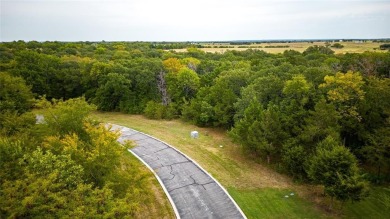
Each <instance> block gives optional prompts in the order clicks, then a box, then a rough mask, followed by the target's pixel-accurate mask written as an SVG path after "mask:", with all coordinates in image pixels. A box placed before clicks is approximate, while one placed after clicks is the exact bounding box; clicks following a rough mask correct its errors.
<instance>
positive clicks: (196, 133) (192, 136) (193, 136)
mask: <svg viewBox="0 0 390 219" xmlns="http://www.w3.org/2000/svg"><path fill="white" fill-rule="evenodd" d="M191 138H199V133H198V132H197V131H192V132H191Z"/></svg>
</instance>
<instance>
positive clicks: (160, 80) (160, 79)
mask: <svg viewBox="0 0 390 219" xmlns="http://www.w3.org/2000/svg"><path fill="white" fill-rule="evenodd" d="M157 87H158V90H159V91H160V94H161V101H162V104H163V105H164V106H168V104H169V103H170V102H171V99H170V98H169V94H168V91H167V84H166V82H165V72H164V71H163V70H161V71H160V72H159V73H158V75H157Z"/></svg>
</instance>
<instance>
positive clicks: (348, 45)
mask: <svg viewBox="0 0 390 219" xmlns="http://www.w3.org/2000/svg"><path fill="white" fill-rule="evenodd" d="M329 43H330V44H329V45H330V46H331V45H333V44H334V43H340V44H341V45H343V46H344V47H343V48H334V47H330V48H331V49H332V50H334V51H335V53H336V54H340V53H363V52H365V51H371V52H372V51H387V50H380V49H379V46H380V45H382V44H383V43H379V42H372V41H366V42H362V41H352V42H350V41H348V42H339V41H335V42H329ZM201 45H202V46H203V47H207V48H200V50H202V51H205V52H212V53H215V52H217V53H224V52H226V51H228V50H236V51H243V50H247V49H255V50H263V51H265V52H268V53H274V54H276V53H283V52H284V51H286V50H296V51H298V52H303V51H305V50H306V49H307V48H308V47H309V46H313V45H318V46H326V45H327V42H325V41H323V42H285V43H280V42H278V43H252V44H239V45H230V43H202V44H201ZM174 51H176V52H186V51H187V49H174Z"/></svg>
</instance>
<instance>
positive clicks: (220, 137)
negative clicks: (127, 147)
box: [95, 113, 292, 189]
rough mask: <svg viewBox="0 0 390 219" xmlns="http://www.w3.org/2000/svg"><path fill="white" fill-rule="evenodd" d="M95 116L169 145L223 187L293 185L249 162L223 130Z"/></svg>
mask: <svg viewBox="0 0 390 219" xmlns="http://www.w3.org/2000/svg"><path fill="white" fill-rule="evenodd" d="M95 115H96V116H98V117H99V118H100V119H103V120H104V121H105V122H110V123H115V124H119V125H124V126H127V127H131V128H134V129H136V130H139V131H142V132H144V133H147V134H150V135H153V136H154V137H156V138H158V139H161V140H163V141H165V142H167V143H169V144H171V145H172V146H174V147H175V148H177V149H179V150H180V151H182V152H183V153H185V154H186V155H188V156H189V157H191V158H193V159H194V160H195V161H196V162H198V163H199V164H200V165H201V166H202V167H203V168H205V169H206V170H207V171H208V172H210V173H211V174H212V175H213V176H214V177H215V178H216V179H217V180H218V181H220V182H221V183H222V184H223V185H224V186H225V187H235V188H246V189H250V188H287V187H291V186H292V182H291V180H290V179H289V178H288V177H286V176H283V175H281V174H279V173H277V172H275V171H273V170H272V169H270V168H267V167H265V166H263V165H260V164H259V163H256V162H255V161H253V160H249V159H248V158H247V157H246V156H244V155H243V153H242V152H241V150H240V148H239V147H238V145H236V144H234V143H233V142H232V141H231V140H230V138H228V137H227V136H226V133H225V132H224V131H222V130H218V129H211V128H199V127H197V126H194V125H191V124H188V123H184V122H182V121H180V120H172V121H165V120H148V119H146V118H145V117H143V116H139V115H125V114H120V113H95ZM193 130H197V131H198V132H199V134H200V137H199V138H198V139H192V138H190V132H191V131H193ZM221 146H222V147H221Z"/></svg>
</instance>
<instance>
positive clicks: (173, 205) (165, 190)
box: [117, 125, 247, 219]
mask: <svg viewBox="0 0 390 219" xmlns="http://www.w3.org/2000/svg"><path fill="white" fill-rule="evenodd" d="M117 126H120V125H117ZM121 127H125V126H121ZM126 128H129V127H126ZM129 129H131V130H133V131H135V132H138V133H141V134H143V135H146V136H148V137H150V138H153V139H155V140H157V141H160V142H162V143H164V144H166V145H167V146H169V147H171V148H172V149H174V150H175V151H177V152H178V153H179V154H181V155H183V156H184V157H186V158H187V159H188V160H190V161H191V162H192V163H194V164H195V166H197V167H198V168H199V169H200V170H202V171H203V172H204V173H205V174H206V175H208V176H209V177H210V178H211V179H213V180H214V181H215V182H216V183H217V184H218V185H219V186H220V187H221V188H222V190H223V191H224V192H225V194H226V195H227V196H228V197H229V199H230V200H231V201H232V202H233V204H234V205H235V206H236V208H237V209H238V211H239V212H240V213H241V215H242V216H243V218H244V219H247V217H246V215H245V214H244V212H243V211H242V210H241V208H240V207H239V206H238V204H237V203H236V202H235V201H234V199H233V198H232V197H231V196H230V194H229V193H228V191H227V190H226V189H225V188H224V187H223V186H222V185H221V184H220V183H219V182H218V181H217V180H216V179H215V178H214V177H213V176H212V175H211V174H209V173H208V172H207V171H206V170H205V169H203V168H202V167H201V166H200V165H199V164H198V163H197V162H196V161H194V160H193V159H191V158H190V157H188V156H187V155H186V154H184V153H182V152H181V151H180V150H179V149H177V148H175V147H173V146H172V145H170V144H168V143H166V142H164V141H161V140H160V139H157V138H155V137H153V136H151V135H148V134H145V133H143V132H140V131H137V130H134V129H132V128H129ZM128 150H129V152H131V153H132V154H134V156H136V157H137V158H138V159H139V160H141V162H142V163H144V164H145V165H146V166H147V167H148V168H149V169H150V170H151V171H152V172H153V174H154V175H155V176H156V178H157V180H158V181H159V183H160V185H161V187H162V188H163V190H164V192H165V194H166V195H167V197H168V199H169V201H170V202H171V205H172V207H173V209H174V211H175V214H176V217H177V218H180V215H179V213H178V211H177V208H176V205H175V204H174V203H173V200H172V198H171V196H170V195H169V193H168V191H167V189H166V188H165V185H164V184H163V183H162V181H161V179H160V178H159V176H158V175H157V173H156V172H155V171H154V170H153V169H152V168H151V167H150V166H149V165H148V164H147V163H145V162H144V161H143V160H142V159H141V158H140V157H138V156H137V155H136V154H135V153H134V152H132V151H131V150H130V149H128Z"/></svg>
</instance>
